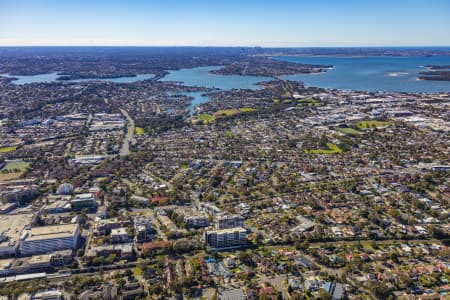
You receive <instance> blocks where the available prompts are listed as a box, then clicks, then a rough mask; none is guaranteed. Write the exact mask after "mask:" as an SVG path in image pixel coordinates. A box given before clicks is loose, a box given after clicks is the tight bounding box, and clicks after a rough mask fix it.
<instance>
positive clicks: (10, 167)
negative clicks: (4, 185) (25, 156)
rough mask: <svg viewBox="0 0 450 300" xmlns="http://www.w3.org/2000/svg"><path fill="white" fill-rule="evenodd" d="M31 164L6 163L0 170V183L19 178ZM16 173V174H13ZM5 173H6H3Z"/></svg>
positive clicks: (20, 162)
mask: <svg viewBox="0 0 450 300" xmlns="http://www.w3.org/2000/svg"><path fill="white" fill-rule="evenodd" d="M30 164H31V163H29V162H25V161H17V162H16V161H15V162H8V163H6V166H5V167H3V168H2V169H1V170H0V181H6V180H13V179H17V178H19V177H20V176H21V175H22V174H23V173H24V172H25V171H26V170H27V169H28V167H29V166H30ZM15 170H16V171H18V172H15ZM3 171H6V172H8V173H6V172H5V173H4V172H3Z"/></svg>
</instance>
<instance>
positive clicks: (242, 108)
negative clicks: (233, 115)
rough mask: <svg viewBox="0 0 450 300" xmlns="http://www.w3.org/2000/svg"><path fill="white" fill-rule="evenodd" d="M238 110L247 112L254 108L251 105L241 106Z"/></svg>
mask: <svg viewBox="0 0 450 300" xmlns="http://www.w3.org/2000/svg"><path fill="white" fill-rule="evenodd" d="M239 110H240V111H241V112H243V113H248V112H252V111H255V110H256V108H253V107H241V108H239Z"/></svg>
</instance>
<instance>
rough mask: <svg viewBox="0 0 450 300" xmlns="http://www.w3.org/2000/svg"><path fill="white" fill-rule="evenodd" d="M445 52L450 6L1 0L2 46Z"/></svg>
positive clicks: (365, 0) (446, 0)
mask: <svg viewBox="0 0 450 300" xmlns="http://www.w3.org/2000/svg"><path fill="white" fill-rule="evenodd" d="M21 45H27V46H32V45H105V46H106V45H121V46H263V47H325V46H330V47H333V46H334V47H341V46H342V47H346V46H349V47H350V46H450V0H371V1H370V0H270V1H269V0H267V1H266V0H142V1H138V0H98V1H97V0H28V1H26V0H0V46H21Z"/></svg>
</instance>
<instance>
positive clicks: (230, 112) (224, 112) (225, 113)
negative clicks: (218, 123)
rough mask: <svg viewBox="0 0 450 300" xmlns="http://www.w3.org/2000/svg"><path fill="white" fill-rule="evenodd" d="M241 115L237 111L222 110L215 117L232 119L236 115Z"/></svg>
mask: <svg viewBox="0 0 450 300" xmlns="http://www.w3.org/2000/svg"><path fill="white" fill-rule="evenodd" d="M238 113H239V110H237V109H234V108H232V109H221V110H218V111H216V112H215V113H214V115H215V116H217V117H219V116H225V117H230V116H234V115H236V114H238Z"/></svg>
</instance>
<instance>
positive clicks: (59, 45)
mask: <svg viewBox="0 0 450 300" xmlns="http://www.w3.org/2000/svg"><path fill="white" fill-rule="evenodd" d="M20 47H23V48H31V47H104V48H107V47H123V48H125V47H132V48H139V47H141V48H144V47H146V48H151V47H153V48H163V47H173V48H183V47H186V48H188V47H189V48H263V49H264V48H266V49H267V48H272V49H289V48H291V49H295V48H447V47H450V45H345V46H343V45H342V46H339V45H326V46H260V45H254V46H251V45H189V44H186V45H169V44H168V45H137V44H134V45H121V44H107V45H105V44H98V45H96V44H55V45H53V44H36V45H33V44H28V45H14V44H10V45H0V48H20Z"/></svg>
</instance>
